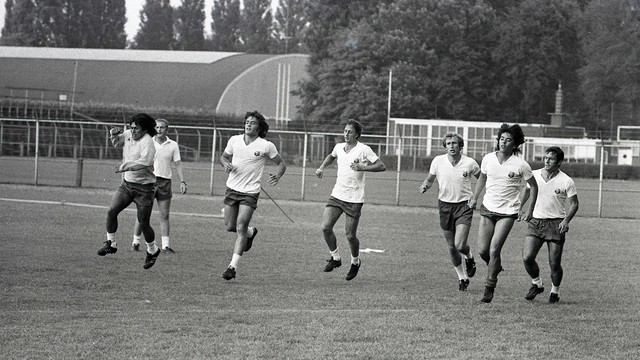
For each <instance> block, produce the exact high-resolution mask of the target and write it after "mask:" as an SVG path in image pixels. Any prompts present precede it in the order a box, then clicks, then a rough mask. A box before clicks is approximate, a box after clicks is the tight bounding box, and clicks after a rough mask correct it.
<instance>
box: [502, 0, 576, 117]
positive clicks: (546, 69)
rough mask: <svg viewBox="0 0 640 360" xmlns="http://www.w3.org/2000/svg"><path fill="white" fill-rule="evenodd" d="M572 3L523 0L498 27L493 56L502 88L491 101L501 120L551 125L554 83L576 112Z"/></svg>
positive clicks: (566, 0)
mask: <svg viewBox="0 0 640 360" xmlns="http://www.w3.org/2000/svg"><path fill="white" fill-rule="evenodd" d="M576 11H577V10H576V4H575V1H572V0H525V1H523V2H522V3H521V5H520V6H519V7H517V8H512V9H510V10H509V14H508V16H506V17H505V18H504V19H503V20H502V22H501V24H500V26H499V27H498V28H497V37H498V38H499V39H498V45H497V46H496V47H495V51H494V56H493V58H494V62H495V64H496V66H497V70H498V74H499V76H500V77H499V79H498V82H499V83H500V84H501V86H500V88H499V89H498V91H497V93H496V96H495V101H496V102H497V104H498V106H499V108H500V109H501V110H502V112H503V113H502V118H501V120H503V121H514V120H515V121H518V122H537V123H546V122H548V121H549V116H548V113H550V112H553V110H554V100H555V97H554V94H555V91H556V89H557V88H558V83H559V82H561V83H562V87H563V89H564V90H565V91H564V93H565V94H567V102H566V103H567V105H568V106H571V107H573V108H574V109H575V108H578V107H579V104H577V102H578V100H576V99H577V97H576V95H577V94H578V93H579V83H578V77H577V75H578V73H577V70H578V69H579V68H580V66H581V63H580V44H579V42H578V37H577V27H576V23H575V14H576Z"/></svg>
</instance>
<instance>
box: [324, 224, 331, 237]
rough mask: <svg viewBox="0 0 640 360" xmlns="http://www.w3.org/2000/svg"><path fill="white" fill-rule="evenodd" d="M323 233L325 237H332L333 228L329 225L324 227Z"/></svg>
mask: <svg viewBox="0 0 640 360" xmlns="http://www.w3.org/2000/svg"><path fill="white" fill-rule="evenodd" d="M322 233H323V234H325V235H330V234H331V233H333V228H332V227H331V226H328V225H324V224H323V225H322Z"/></svg>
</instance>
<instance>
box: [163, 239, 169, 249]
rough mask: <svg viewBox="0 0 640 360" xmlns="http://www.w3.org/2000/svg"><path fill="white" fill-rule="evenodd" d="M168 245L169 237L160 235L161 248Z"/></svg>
mask: <svg viewBox="0 0 640 360" xmlns="http://www.w3.org/2000/svg"><path fill="white" fill-rule="evenodd" d="M168 247H169V237H168V236H163V237H162V248H163V249H166V248H168Z"/></svg>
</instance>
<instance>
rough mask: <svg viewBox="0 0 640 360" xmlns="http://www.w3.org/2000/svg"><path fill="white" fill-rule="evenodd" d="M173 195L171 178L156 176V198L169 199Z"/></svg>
mask: <svg viewBox="0 0 640 360" xmlns="http://www.w3.org/2000/svg"><path fill="white" fill-rule="evenodd" d="M172 197H173V191H171V179H167V178H162V177H156V199H158V200H161V201H162V200H169V199H171V198H172Z"/></svg>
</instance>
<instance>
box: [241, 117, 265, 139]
mask: <svg viewBox="0 0 640 360" xmlns="http://www.w3.org/2000/svg"><path fill="white" fill-rule="evenodd" d="M250 117H254V118H256V120H258V136H260V137H261V138H264V137H266V136H267V133H268V132H269V124H267V120H265V118H264V116H262V114H260V113H259V112H257V111H255V110H254V111H248V112H247V113H246V114H245V115H244V120H245V121H246V120H247V119H248V118H250Z"/></svg>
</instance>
